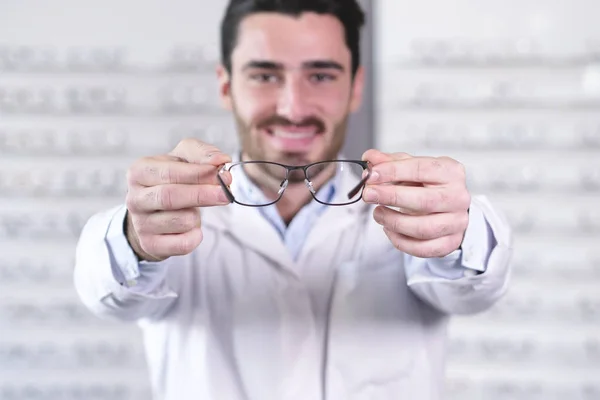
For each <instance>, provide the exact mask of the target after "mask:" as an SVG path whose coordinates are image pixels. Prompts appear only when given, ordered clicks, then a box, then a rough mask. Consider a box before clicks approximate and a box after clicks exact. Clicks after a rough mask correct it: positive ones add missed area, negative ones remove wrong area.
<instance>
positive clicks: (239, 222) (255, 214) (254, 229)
mask: <svg viewBox="0 0 600 400" xmlns="http://www.w3.org/2000/svg"><path fill="white" fill-rule="evenodd" d="M228 207H229V208H230V209H231V210H230V211H231V224H230V228H229V229H230V230H231V233H232V234H233V235H234V236H235V237H236V239H237V240H238V241H239V242H240V243H243V244H245V245H246V246H248V247H250V248H252V249H253V250H255V251H257V252H259V253H261V254H262V255H264V256H265V257H268V258H270V259H271V260H272V261H274V262H276V263H277V264H279V265H281V266H282V267H283V268H286V269H287V270H289V271H291V272H293V271H295V268H294V267H293V264H294V260H293V259H292V256H291V254H290V252H289V250H288V249H287V248H286V246H285V243H284V242H283V240H282V238H281V237H280V236H279V233H278V232H277V230H276V229H275V227H274V226H272V225H271V224H270V223H269V221H267V220H266V219H265V218H264V217H263V216H262V215H261V213H260V211H259V210H258V209H257V208H253V207H245V206H240V205H239V204H230V205H229V206H228Z"/></svg>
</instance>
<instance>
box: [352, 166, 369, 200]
mask: <svg viewBox="0 0 600 400" xmlns="http://www.w3.org/2000/svg"><path fill="white" fill-rule="evenodd" d="M370 176H371V168H368V169H367V176H365V177H364V178H362V179H361V180H360V182H358V184H357V185H356V186H354V188H353V189H352V190H351V191H350V192H348V198H349V199H351V198H353V197H354V196H356V195H357V194H358V192H359V191H360V190H361V189H362V187H363V186H364V185H365V184H366V183H367V181H368V180H369V177H370Z"/></svg>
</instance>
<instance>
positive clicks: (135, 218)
mask: <svg viewBox="0 0 600 400" xmlns="http://www.w3.org/2000/svg"><path fill="white" fill-rule="evenodd" d="M227 162H231V158H230V157H229V156H228V155H227V154H224V153H222V152H221V151H220V150H219V149H218V148H216V147H214V146H211V145H209V144H206V143H203V142H201V141H199V140H196V139H184V140H183V141H181V142H180V143H179V144H178V145H177V147H175V149H174V150H173V151H171V152H170V153H168V154H166V155H160V156H155V157H145V158H142V159H140V160H138V161H136V162H135V163H134V164H133V165H132V166H131V167H130V168H129V170H128V172H127V186H128V191H127V199H126V205H127V228H126V232H127V240H128V241H129V244H130V246H131V248H132V249H133V251H134V252H135V253H136V254H137V256H138V257H139V258H140V259H141V260H146V261H161V260H165V259H167V258H169V257H171V256H177V255H185V254H189V253H191V252H192V251H193V250H194V249H195V248H196V247H197V246H198V245H199V244H200V243H201V242H202V230H201V221H200V210H199V209H198V207H210V206H218V205H225V204H229V200H228V199H227V197H226V196H225V193H224V192H223V189H222V188H221V186H220V185H219V182H218V180H217V173H218V167H219V166H220V165H222V164H224V163H227ZM221 178H222V179H223V180H224V181H225V183H226V184H227V185H229V184H230V183H231V175H230V174H229V173H228V172H227V173H223V174H221Z"/></svg>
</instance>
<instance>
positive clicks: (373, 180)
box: [367, 171, 379, 183]
mask: <svg viewBox="0 0 600 400" xmlns="http://www.w3.org/2000/svg"><path fill="white" fill-rule="evenodd" d="M378 179H379V172H377V171H372V172H371V176H370V177H369V180H368V181H367V182H369V183H376V182H377V180H378Z"/></svg>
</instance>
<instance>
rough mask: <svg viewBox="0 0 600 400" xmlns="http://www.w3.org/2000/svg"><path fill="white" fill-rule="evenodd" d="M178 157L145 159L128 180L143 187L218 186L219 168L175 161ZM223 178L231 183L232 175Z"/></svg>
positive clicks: (227, 174)
mask: <svg viewBox="0 0 600 400" xmlns="http://www.w3.org/2000/svg"><path fill="white" fill-rule="evenodd" d="M175 160H177V158H176V157H173V156H167V158H166V159H165V158H152V159H143V160H141V161H140V162H139V164H137V165H135V166H133V167H132V168H131V169H130V172H129V176H128V180H129V182H130V183H132V184H137V185H141V186H156V185H163V184H169V183H176V184H212V185H218V184H219V181H218V179H217V173H218V167H215V166H214V165H211V164H193V163H188V162H182V161H175ZM221 177H222V178H223V179H224V180H226V183H227V184H229V183H228V182H231V174H230V173H229V172H227V171H226V172H224V173H223V174H221Z"/></svg>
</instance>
